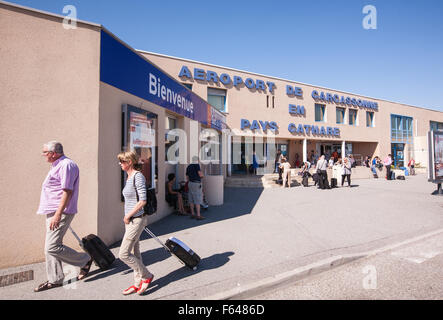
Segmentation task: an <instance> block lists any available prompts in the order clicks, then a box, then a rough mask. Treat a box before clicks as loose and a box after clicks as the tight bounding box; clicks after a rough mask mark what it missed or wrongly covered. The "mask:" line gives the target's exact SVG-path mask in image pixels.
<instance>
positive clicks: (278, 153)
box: [275, 150, 282, 173]
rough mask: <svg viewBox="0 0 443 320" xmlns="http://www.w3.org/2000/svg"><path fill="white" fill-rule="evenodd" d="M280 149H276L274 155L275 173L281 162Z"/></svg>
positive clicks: (277, 171)
mask: <svg viewBox="0 0 443 320" xmlns="http://www.w3.org/2000/svg"><path fill="white" fill-rule="evenodd" d="M281 155H282V154H281V151H280V150H277V154H276V155H275V173H279V170H280V163H281Z"/></svg>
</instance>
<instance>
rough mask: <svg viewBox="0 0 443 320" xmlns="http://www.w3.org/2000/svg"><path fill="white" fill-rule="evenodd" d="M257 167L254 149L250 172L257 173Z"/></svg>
mask: <svg viewBox="0 0 443 320" xmlns="http://www.w3.org/2000/svg"><path fill="white" fill-rule="evenodd" d="M257 168H258V162H257V155H256V154H255V151H254V152H253V153H252V173H253V174H255V175H256V174H257Z"/></svg>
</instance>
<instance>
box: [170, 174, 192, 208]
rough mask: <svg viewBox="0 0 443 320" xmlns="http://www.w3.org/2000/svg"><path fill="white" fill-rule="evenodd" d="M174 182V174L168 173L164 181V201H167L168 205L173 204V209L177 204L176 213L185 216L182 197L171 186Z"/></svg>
mask: <svg viewBox="0 0 443 320" xmlns="http://www.w3.org/2000/svg"><path fill="white" fill-rule="evenodd" d="M174 183H175V174H174V173H170V174H168V182H167V183H166V193H165V194H166V202H168V203H169V205H170V206H173V207H174V209H177V205H178V215H180V216H187V214H186V211H185V208H184V206H183V198H182V195H181V193H180V192H178V191H176V190H174V189H173V188H172V186H173V185H174Z"/></svg>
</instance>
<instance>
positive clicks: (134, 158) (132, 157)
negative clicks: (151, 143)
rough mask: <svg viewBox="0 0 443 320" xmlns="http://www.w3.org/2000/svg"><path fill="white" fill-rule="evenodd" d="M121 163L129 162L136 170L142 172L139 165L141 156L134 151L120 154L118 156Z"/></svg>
mask: <svg viewBox="0 0 443 320" xmlns="http://www.w3.org/2000/svg"><path fill="white" fill-rule="evenodd" d="M117 158H118V160H119V161H120V162H129V161H131V164H132V166H133V167H134V169H136V170H140V165H139V163H138V159H139V156H138V154H137V153H135V152H134V151H125V152H120V153H119V154H118V156H117Z"/></svg>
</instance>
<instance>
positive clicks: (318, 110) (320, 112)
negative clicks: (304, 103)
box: [315, 103, 326, 122]
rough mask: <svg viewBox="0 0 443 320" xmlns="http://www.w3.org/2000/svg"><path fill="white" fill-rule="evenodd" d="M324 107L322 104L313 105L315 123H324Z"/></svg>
mask: <svg viewBox="0 0 443 320" xmlns="http://www.w3.org/2000/svg"><path fill="white" fill-rule="evenodd" d="M325 107H326V106H325V105H324V104H317V103H316V104H315V121H321V122H324V121H325Z"/></svg>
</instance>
